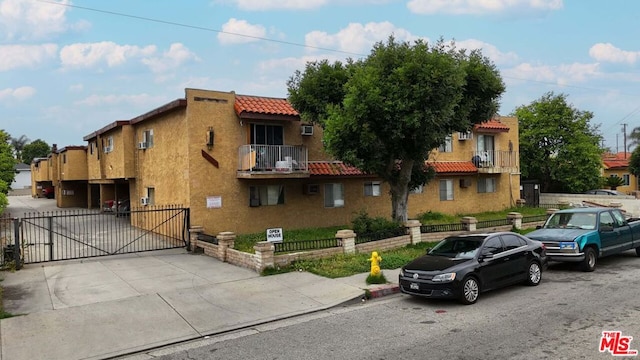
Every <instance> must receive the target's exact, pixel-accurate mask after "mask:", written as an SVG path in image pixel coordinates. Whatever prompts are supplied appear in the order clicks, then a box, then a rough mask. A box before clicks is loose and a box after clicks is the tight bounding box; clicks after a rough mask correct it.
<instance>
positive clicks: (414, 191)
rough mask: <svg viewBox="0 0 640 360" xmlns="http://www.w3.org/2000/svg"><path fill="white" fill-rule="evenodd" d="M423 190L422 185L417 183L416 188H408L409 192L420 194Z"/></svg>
mask: <svg viewBox="0 0 640 360" xmlns="http://www.w3.org/2000/svg"><path fill="white" fill-rule="evenodd" d="M423 191H424V185H419V186H418V187H417V188H415V189H412V190H409V194H422V192H423Z"/></svg>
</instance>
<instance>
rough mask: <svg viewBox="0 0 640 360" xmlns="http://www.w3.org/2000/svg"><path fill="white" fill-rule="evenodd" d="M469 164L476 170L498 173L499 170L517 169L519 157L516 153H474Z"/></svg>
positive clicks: (495, 151) (499, 151)
mask: <svg viewBox="0 0 640 360" xmlns="http://www.w3.org/2000/svg"><path fill="white" fill-rule="evenodd" d="M471 162H472V163H473V165H475V167H477V168H478V170H480V171H482V170H488V171H500V170H501V169H505V170H509V169H517V168H518V167H519V166H520V156H519V154H518V152H517V151H506V150H485V151H474V152H473V153H472V154H471Z"/></svg>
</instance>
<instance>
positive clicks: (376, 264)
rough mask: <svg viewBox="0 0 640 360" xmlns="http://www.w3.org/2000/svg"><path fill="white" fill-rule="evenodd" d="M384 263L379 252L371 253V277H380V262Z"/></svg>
mask: <svg viewBox="0 0 640 360" xmlns="http://www.w3.org/2000/svg"><path fill="white" fill-rule="evenodd" d="M381 261H382V257H380V256H379V255H378V252H377V251H374V252H372V253H371V258H370V259H369V262H371V276H380V262H381Z"/></svg>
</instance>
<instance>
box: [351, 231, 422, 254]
mask: <svg viewBox="0 0 640 360" xmlns="http://www.w3.org/2000/svg"><path fill="white" fill-rule="evenodd" d="M409 244H411V236H409V235H403V236H396V237H393V238H389V239H384V240H378V241H370V242H366V243H362V244H357V245H356V251H357V252H360V253H370V252H372V251H383V250H389V249H397V248H401V247H403V246H406V245H409Z"/></svg>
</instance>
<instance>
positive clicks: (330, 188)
mask: <svg viewBox="0 0 640 360" xmlns="http://www.w3.org/2000/svg"><path fill="white" fill-rule="evenodd" d="M343 206H344V188H343V186H342V184H324V207H329V208H333V207H343Z"/></svg>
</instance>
